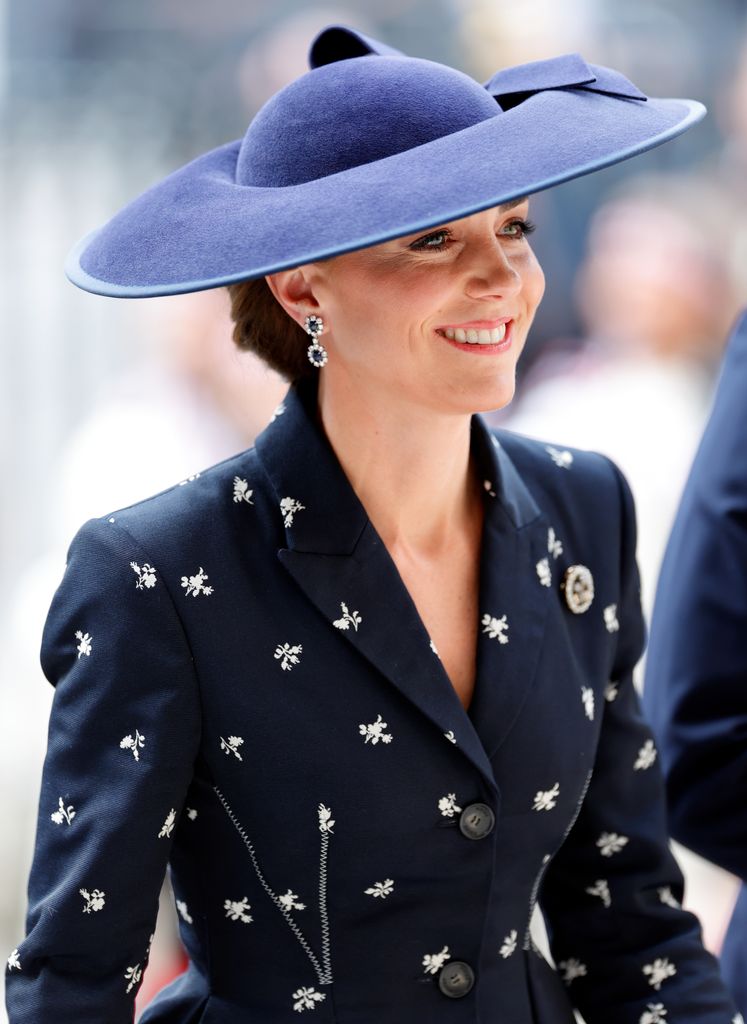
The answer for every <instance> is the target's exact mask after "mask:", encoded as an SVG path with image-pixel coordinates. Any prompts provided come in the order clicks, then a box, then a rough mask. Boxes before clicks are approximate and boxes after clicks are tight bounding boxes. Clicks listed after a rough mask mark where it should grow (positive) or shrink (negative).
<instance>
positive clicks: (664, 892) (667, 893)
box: [656, 885, 682, 910]
mask: <svg viewBox="0 0 747 1024" xmlns="http://www.w3.org/2000/svg"><path fill="white" fill-rule="evenodd" d="M656 891H657V893H658V894H659V900H660V901H661V902H662V903H664V904H665V905H666V906H668V907H672V909H673V910H679V909H680V907H681V906H682V904H681V903H680V901H679V900H678V899H677V897H676V896H675V895H674V893H673V892H672V890H671V888H670V887H669V886H668V885H663V886H662V887H661V888H660V889H657V890H656Z"/></svg>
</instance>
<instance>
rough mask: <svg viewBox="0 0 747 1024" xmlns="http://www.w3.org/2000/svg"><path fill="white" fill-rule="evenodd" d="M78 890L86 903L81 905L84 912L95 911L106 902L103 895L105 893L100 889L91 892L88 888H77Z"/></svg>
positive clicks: (101, 908)
mask: <svg viewBox="0 0 747 1024" xmlns="http://www.w3.org/2000/svg"><path fill="white" fill-rule="evenodd" d="M78 892H79V893H80V894H81V896H82V897H83V899H84V900H85V901H86V905H85V907H83V913H84V914H91V913H96V912H97V911H99V910H103V909H104V904H105V903H106V900H105V899H104V897H105V896H106V893H105V892H103V891H102V890H101V889H94V890H93V892H90V893H89V891H88V889H78Z"/></svg>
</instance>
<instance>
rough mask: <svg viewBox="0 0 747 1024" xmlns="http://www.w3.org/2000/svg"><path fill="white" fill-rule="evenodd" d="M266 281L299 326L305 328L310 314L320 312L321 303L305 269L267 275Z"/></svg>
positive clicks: (298, 268)
mask: <svg viewBox="0 0 747 1024" xmlns="http://www.w3.org/2000/svg"><path fill="white" fill-rule="evenodd" d="M265 281H267V286H268V288H269V289H270V291H271V292H272V294H273V295H274V296H275V298H276V299H277V300H278V302H279V303H280V305H281V306H282V307H283V309H284V310H285V312H286V313H287V314H288V316H289V317H291V318H292V319H293V320H295V321H296V323H297V324H300V325H301V326H303V323H304V320H305V319H306V317H307V316H308V315H309V314H310V313H318V312H319V302H318V301H317V298H316V296H315V295H314V290H313V288H312V285H311V283H310V281H309V277H308V275H307V274H305V273H304V268H303V267H294V268H293V269H292V270H278V271H277V272H276V273H275V274H267V275H266V276H265Z"/></svg>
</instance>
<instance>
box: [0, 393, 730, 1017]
mask: <svg viewBox="0 0 747 1024" xmlns="http://www.w3.org/2000/svg"><path fill="white" fill-rule="evenodd" d="M472 452H473V455H474V458H475V460H476V463H477V465H478V466H479V467H480V473H481V475H482V477H483V479H484V482H485V490H484V500H485V503H486V517H485V524H484V532H483V538H482V548H481V561H480V568H481V578H480V593H479V610H480V623H479V629H480V633H479V641H478V650H477V673H476V685H475V690H474V696H473V699H472V701H471V704H470V707H469V711H465V709H464V708H463V706H462V704H461V702H460V700H459V698H458V696H457V694H456V692H455V690H454V688H453V687H452V685H451V683H450V681H449V679H448V677H447V675H446V673H445V672H444V669H443V667H442V665H441V662H440V660H439V656H438V652H437V651H436V649H435V647H434V645H433V643H432V642H431V641H430V638H429V636H428V633H427V632H426V629H425V627H424V625H423V622H422V620H421V619H420V617H419V615H418V613H417V610H416V608H415V606H414V604H413V602H412V600H411V598H410V596H409V593H408V591H407V589H406V588H405V586H404V584H403V582H402V579H401V577H400V576H399V574H398V572H397V569H396V567H395V564H394V562H393V561H392V559H391V558H390V556H389V554H388V552H387V550H386V548H385V546H384V545H383V543H382V541H381V539H380V538H379V536H378V535H377V533H376V531H375V530H374V528H373V526H372V524H371V523H370V521H369V519H368V517H367V515H366V512H365V509H364V508H363V506H362V505H361V503H360V502H359V500H358V498H357V497H356V495H355V493H354V491H353V489H352V487H351V486H350V484H349V482H348V480H347V478H346V476H345V475H344V473H343V471H342V469H341V467H340V464H339V462H338V461H337V459H336V457H335V455H334V452H333V449H332V448H331V446H330V445H329V443H328V441H327V440H326V438H325V436H324V433H323V431H322V430H321V429H320V427H319V426H318V425H317V418H316V394H315V382H313V381H312V382H309V383H307V384H304V385H303V386H301V387H298V388H295V387H294V388H291V390H290V391H289V394H288V397H287V399H286V401H285V402H284V404H283V405H282V406H281V407H280V408H279V410H278V412H277V414H276V417H275V418H274V421H273V422H272V423H271V424H270V425H269V426H268V428H267V429H266V430H265V432H264V433H263V434H262V435H261V436H260V437H259V439H258V441H257V444H256V447H255V448H253V449H250V450H249V451H247V452H244V453H243V454H241V455H238V456H236V457H235V458H231V459H229V460H227V461H225V462H223V463H221V464H219V465H217V466H215V467H213V468H212V469H210V470H208V471H206V472H203V473H201V474H198V475H197V476H196V477H194V478H191V479H190V480H188V481H184V482H183V484H182V485H178V486H175V487H174V488H172V489H171V490H168V491H166V492H164V493H162V494H159V495H157V496H156V497H153V498H151V499H149V500H147V501H143V502H140V503H139V504H136V505H133V506H131V507H130V508H127V509H124V510H121V511H119V512H116V513H114V514H112V515H110V516H106V517H104V518H102V519H100V520H92V521H91V522H89V523H87V524H86V525H85V526H84V527H83V528H82V530H81V531H80V532H79V533H78V535H77V537H76V539H75V540H74V542H73V545H72V547H71V550H70V556H69V562H68V565H67V570H66V572H65V576H64V579H63V581H62V584H61V586H60V589H59V590H58V592H57V594H56V596H55V598H54V602H53V605H52V608H51V611H50V614H49V618H48V623H47V627H46V631H45V634H44V640H43V652H42V657H43V666H44V670H45V673H46V675H47V677H48V678H49V680H50V681H51V682H52V683H53V684H54V685H55V686H56V695H55V700H54V706H53V711H52V716H51V723H50V736H49V752H48V756H47V760H46V764H45V768H44V777H43V785H42V792H41V804H40V813H39V821H38V835H37V846H36V853H35V857H34V862H33V867H32V871H31V878H30V883H29V909H28V934H27V937H26V938H25V939H24V940H23V941H22V942H21V943H20V944H19V946H18V948H17V950H14V951H13V952H12V954H11V957H10V960H9V966H8V970H7V1000H8V1006H9V1012H10V1021H11V1024H32V1022H33V1024H50V1022H52V1021H54V1022H55V1024H68V1022H69V1024H125V1022H126V1021H131V1019H132V1006H133V998H134V995H135V992H136V990H137V986H138V983H139V981H140V978H141V975H142V972H143V969H144V968H145V965H146V962H147V959H148V948H149V943H150V937H151V936H152V932H153V926H154V921H155V917H156V905H157V898H158V893H159V889H160V886H161V882H162V880H163V877H164V872H165V870H166V867H167V864H168V865H170V871H171V880H172V884H173V889H174V893H175V897H176V905H177V909H178V912H179V915H180V929H181V936H182V939H183V942H184V945H185V947H186V949H187V952H188V954H189V960H190V964H189V969H188V970H187V971H186V973H185V974H184V975H183V976H181V977H180V978H179V979H178V980H177V981H175V982H174V983H172V984H171V985H170V986H169V987H167V988H166V989H165V990H164V991H163V992H161V993H160V994H159V995H158V996H157V997H156V999H155V1000H154V1001H153V1002H152V1003H151V1004H150V1006H149V1007H148V1009H147V1010H146V1011H145V1013H144V1015H143V1017H142V1020H143V1022H144V1024H197V1022H200V1024H218V1022H220V1024H280V1022H283V1021H288V1022H293V1021H295V1020H297V1019H298V1015H299V1014H301V1013H308V1014H309V1015H310V1019H311V1020H312V1021H313V1022H315V1024H325V1022H326V1024H414V1022H427V1024H442V1022H443V1024H451V1022H457V1021H460V1022H465V1024H466V1022H471V1024H478V1022H479V1024H537V1022H541V1024H571V1022H572V1021H573V1019H574V1018H573V1012H572V1009H571V1007H572V1006H577V1007H579V1008H580V1009H581V1010H582V1012H583V1014H584V1016H585V1017H586V1020H587V1021H588V1022H589V1024H595V1022H598V1024H639V1022H640V1024H658V1022H662V1024H683V1022H685V1021H687V1022H693V1024H694V1022H698V1024H730V1022H731V1021H732V1019H733V1017H734V1013H735V1008H734V1007H733V1006H732V1005H731V1003H730V1001H729V999H728V997H727V996H726V994H725V991H724V989H723V987H722V985H721V982H720V978H719V974H718V968H717V966H716V964H715V961H714V960H713V958H712V957H710V956H709V955H708V954H707V953H705V952H704V950H703V948H702V946H701V942H700V936H699V927H698V924H697V921H696V920H695V919H694V918H693V917H692V916H691V915H689V914H687V913H685V912H683V911H682V910H681V909H680V907H679V905H678V902H679V898H680V895H681V889H682V883H681V877H680V874H679V872H678V870H677V868H676V866H675V864H674V862H673V860H672V858H671V856H670V854H669V852H668V849H667V840H666V833H665V820H664V810H663V798H662V786H661V780H660V777H659V768H658V764H657V762H656V752H655V749H654V746H653V742H652V739H651V735H650V732H649V730H648V728H647V726H646V725H645V724H644V722H643V721H642V719H641V716H640V713H639V708H638V703H637V698H636V693H635V690H634V688H633V684H632V680H631V673H632V669H633V666H634V664H635V663H636V661H637V660H638V657H639V655H640V653H641V648H642V644H643V627H642V620H641V613H640V608H639V593H638V575H637V571H636V566H635V557H634V548H635V525H634V515H633V507H632V502H631V497H630V493H629V491H628V488H627V486H626V484H625V483H624V481H623V480H622V478H621V476H620V475H619V473H618V472H617V471H616V469H615V468H614V467H613V466H612V464H611V463H610V462H609V461H607V460H606V459H605V458H603V457H601V456H597V455H592V454H584V453H580V452H568V451H565V450H560V449H557V448H554V447H552V446H545V445H543V444H540V443H538V442H534V441H528V440H526V439H522V438H519V437H515V436H511V435H510V434H508V433H504V432H499V433H498V434H497V435H495V434H493V433H491V432H490V431H489V430H488V429H487V427H486V425H485V423H484V421H483V420H482V419H481V418H480V417H479V416H475V417H474V418H473V429H472ZM392 500H393V501H396V495H392ZM578 564H582V565H584V566H586V567H588V569H589V570H590V571H591V574H592V576H593V581H594V586H595V593H594V598H593V602H592V604H591V606H590V608H588V610H587V611H585V612H584V611H580V608H583V603H582V604H581V605H580V606H579V611H578V612H573V611H571V608H570V605H569V601H570V603H571V604H572V603H574V600H575V599H574V598H573V597H571V598H569V599H566V598H565V597H564V595H563V593H562V592H561V589H560V583H561V580H562V578H563V577H564V574H565V572H566V570H567V569H568V568H569V567H571V566H573V565H578ZM580 582H581V583H582V582H583V581H580ZM588 596H589V592H588V588H586V590H584V587H583V586H580V593H579V594H577V595H576V597H577V598H580V599H583V598H584V597H586V598H588ZM538 901H539V904H540V906H541V908H542V910H543V911H544V914H545V917H546V920H547V923H548V926H549V929H550V932H551V943H552V950H553V953H554V957H555V960H556V962H557V965H558V969H557V971H556V970H554V969H553V968H552V967H551V966H549V965H548V964H547V963H546V962H545V960H544V959H543V958H542V957H541V956H540V955H539V954H538V953H537V951H536V950H534V949H533V947H532V942H531V939H530V932H529V922H530V918H531V916H532V912H533V910H534V908H535V905H536V904H537V902H538Z"/></svg>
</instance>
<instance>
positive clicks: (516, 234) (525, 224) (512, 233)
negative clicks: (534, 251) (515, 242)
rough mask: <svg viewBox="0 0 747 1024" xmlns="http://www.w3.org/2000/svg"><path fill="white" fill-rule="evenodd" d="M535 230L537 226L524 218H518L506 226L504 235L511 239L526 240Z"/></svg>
mask: <svg viewBox="0 0 747 1024" xmlns="http://www.w3.org/2000/svg"><path fill="white" fill-rule="evenodd" d="M534 229H535V225H534V224H533V223H532V222H531V221H529V220H524V219H523V218H522V217H516V218H514V220H510V221H509V222H508V224H506V225H505V227H504V233H505V234H507V235H508V237H509V238H526V237H527V235H531V233H532V232H533V231H534Z"/></svg>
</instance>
